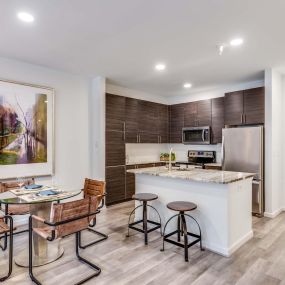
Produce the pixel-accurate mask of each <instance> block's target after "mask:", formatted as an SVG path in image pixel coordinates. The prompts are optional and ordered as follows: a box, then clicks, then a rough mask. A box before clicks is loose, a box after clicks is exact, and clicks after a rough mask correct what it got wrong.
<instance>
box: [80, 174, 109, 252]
mask: <svg viewBox="0 0 285 285" xmlns="http://www.w3.org/2000/svg"><path fill="white" fill-rule="evenodd" d="M105 185H106V183H105V182H104V181H99V180H94V179H89V178H86V179H85V182H84V189H83V193H84V198H87V197H96V198H97V210H98V213H100V209H102V208H103V207H104V205H105V196H106V192H105ZM95 226H96V216H95V217H94V219H93V220H92V221H91V223H90V224H89V227H88V228H87V230H88V231H89V232H91V233H94V234H96V235H99V236H100V237H101V238H100V239H96V240H95V241H91V242H90V243H88V244H85V245H82V242H81V237H80V240H79V247H80V248H82V249H85V248H87V247H89V246H91V245H94V244H96V243H98V242H101V241H103V240H106V239H107V238H108V236H107V235H106V234H104V233H101V232H99V231H97V230H94V229H93V228H94V227H95Z"/></svg>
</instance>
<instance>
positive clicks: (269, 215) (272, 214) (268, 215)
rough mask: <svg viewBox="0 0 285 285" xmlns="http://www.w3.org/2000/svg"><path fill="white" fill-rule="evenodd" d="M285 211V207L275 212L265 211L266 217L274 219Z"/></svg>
mask: <svg viewBox="0 0 285 285" xmlns="http://www.w3.org/2000/svg"><path fill="white" fill-rule="evenodd" d="M284 211H285V208H280V209H279V210H277V211H275V212H273V213H270V212H264V217H267V218H271V219H274V218H275V217H277V216H278V215H279V214H280V213H282V212H284Z"/></svg>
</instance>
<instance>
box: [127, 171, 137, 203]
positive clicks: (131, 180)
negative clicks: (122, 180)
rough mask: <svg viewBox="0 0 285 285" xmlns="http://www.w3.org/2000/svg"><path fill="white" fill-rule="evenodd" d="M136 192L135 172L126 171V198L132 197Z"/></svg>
mask: <svg viewBox="0 0 285 285" xmlns="http://www.w3.org/2000/svg"><path fill="white" fill-rule="evenodd" d="M135 192H136V177H135V174H133V173H128V172H127V173H126V199H131V198H132V196H133V195H134V194H135Z"/></svg>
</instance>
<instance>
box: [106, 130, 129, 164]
mask: <svg viewBox="0 0 285 285" xmlns="http://www.w3.org/2000/svg"><path fill="white" fill-rule="evenodd" d="M124 136H125V135H124V132H118V131H106V166H116V165H124V164H125V160H126V158H125V139H124Z"/></svg>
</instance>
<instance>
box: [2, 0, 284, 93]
mask: <svg viewBox="0 0 285 285" xmlns="http://www.w3.org/2000/svg"><path fill="white" fill-rule="evenodd" d="M21 10H25V11H29V12H31V13H32V14H33V15H34V16H35V22H34V23H33V24H26V23H22V22H20V21H19V20H18V19H17V17H16V14H17V12H18V11H21ZM284 11H285V1H284V0H271V1H270V0H196V1H194V0H100V1H99V0H40V1H39V0H0V30H1V38H0V39H1V44H0V56H3V57H9V58H14V59H18V60H23V61H26V62H30V63H33V64H40V65H44V66H47V67H51V68H56V69H61V70H64V71H68V72H72V73H76V74H82V75H86V76H98V75H101V76H106V77H107V78H108V79H109V80H110V82H111V83H115V84H119V85H121V86H125V87H129V88H133V89H138V90H142V91H146V92H152V93H156V94H159V95H165V96H168V95H175V94H177V95H183V94H186V93H189V92H190V91H189V90H188V91H186V90H183V87H182V84H183V83H184V82H185V81H189V82H192V83H193V88H192V90H191V92H194V91H197V90H201V89H202V88H209V87H213V86H217V85H221V84H229V83H238V82H242V81H250V80H258V79H262V76H263V72H262V71H263V70H264V69H265V68H268V67H280V66H284V65H285V37H284V27H285V17H284ZM234 37H243V38H244V41H245V44H244V45H243V46H241V47H238V48H231V49H227V50H225V52H224V54H223V56H219V55H218V53H217V50H216V45H217V44H219V43H223V42H228V41H229V40H230V39H232V38H234ZM159 61H162V62H165V63H166V64H167V70H166V71H164V72H162V73H158V72H156V71H154V70H153V66H154V64H155V63H157V62H159Z"/></svg>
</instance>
